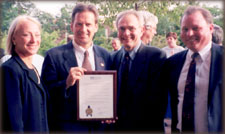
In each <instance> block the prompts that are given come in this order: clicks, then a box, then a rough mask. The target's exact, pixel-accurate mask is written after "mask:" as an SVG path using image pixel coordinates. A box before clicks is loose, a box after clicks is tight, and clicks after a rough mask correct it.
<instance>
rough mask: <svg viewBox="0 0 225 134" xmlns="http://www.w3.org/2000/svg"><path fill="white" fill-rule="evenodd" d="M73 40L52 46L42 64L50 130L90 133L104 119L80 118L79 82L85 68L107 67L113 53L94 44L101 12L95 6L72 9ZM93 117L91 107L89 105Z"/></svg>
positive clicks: (88, 111) (104, 68)
mask: <svg viewBox="0 0 225 134" xmlns="http://www.w3.org/2000/svg"><path fill="white" fill-rule="evenodd" d="M71 30H72V32H73V36H74V38H73V40H72V41H71V42H69V43H68V44H65V45H62V46H59V47H55V48H52V49H50V50H49V51H48V52H47V53H46V57H45V60H44V63H43V69H42V79H43V80H44V82H45V84H46V86H47V89H48V91H49V94H50V98H51V102H52V103H51V104H52V109H51V111H50V115H49V116H50V123H49V125H50V131H64V132H88V131H92V130H98V128H99V126H100V125H101V122H100V121H99V122H94V121H78V120H77V81H78V80H80V78H81V76H83V75H84V72H85V71H95V70H107V69H109V66H110V64H109V63H110V53H109V52H108V51H106V50H105V49H104V48H101V47H99V46H96V45H94V44H93V41H92V40H93V37H94V34H95V33H96V32H97V30H98V11H97V9H96V7H95V6H93V5H85V4H77V5H76V6H75V8H74V9H73V12H72V22H71ZM87 116H88V117H91V116H92V106H89V107H87Z"/></svg>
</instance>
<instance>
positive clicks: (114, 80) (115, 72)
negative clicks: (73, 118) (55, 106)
mask: <svg viewBox="0 0 225 134" xmlns="http://www.w3.org/2000/svg"><path fill="white" fill-rule="evenodd" d="M84 74H85V75H98V74H105V75H113V118H80V117H79V115H80V107H79V98H80V97H79V89H80V88H79V80H78V81H77V120H81V121H94V120H96V121H102V120H116V117H117V112H116V111H117V109H116V106H117V71H112V70H110V71H106V70H105V71H86V72H84Z"/></svg>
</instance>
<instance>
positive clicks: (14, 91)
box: [1, 55, 48, 132]
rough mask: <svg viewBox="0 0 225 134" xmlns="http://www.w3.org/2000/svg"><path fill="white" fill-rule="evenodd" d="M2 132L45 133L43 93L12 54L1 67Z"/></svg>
mask: <svg viewBox="0 0 225 134" xmlns="http://www.w3.org/2000/svg"><path fill="white" fill-rule="evenodd" d="M1 68H2V71H3V72H2V73H3V90H2V91H3V108H2V110H3V116H2V119H3V131H16V132H23V131H29V132H45V131H48V123H47V93H46V91H45V89H44V88H43V86H41V85H39V84H38V83H37V82H36V81H35V78H34V77H32V75H31V71H30V70H29V69H28V68H27V66H26V65H25V64H24V62H23V61H22V60H21V59H20V57H19V56H17V55H13V56H12V57H11V58H10V59H9V60H8V61H6V62H5V63H3V64H2V67H1Z"/></svg>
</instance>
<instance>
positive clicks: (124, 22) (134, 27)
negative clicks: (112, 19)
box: [118, 14, 143, 51]
mask: <svg viewBox="0 0 225 134" xmlns="http://www.w3.org/2000/svg"><path fill="white" fill-rule="evenodd" d="M142 33H143V27H142V26H140V24H139V21H138V19H137V18H136V16H134V15H133V14H128V15H125V16H123V17H122V18H121V19H120V20H119V23H118V38H119V39H120V42H121V43H122V44H123V45H124V47H125V49H126V50H127V51H131V50H133V48H134V47H135V46H136V45H137V44H138V43H139V41H140V40H141V36H142Z"/></svg>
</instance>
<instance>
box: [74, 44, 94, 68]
mask: <svg viewBox="0 0 225 134" xmlns="http://www.w3.org/2000/svg"><path fill="white" fill-rule="evenodd" d="M73 46H74V52H75V56H76V59H77V64H78V67H82V64H83V60H84V52H85V51H86V50H85V49H84V48H83V47H81V46H79V45H77V44H76V43H75V41H74V40H73ZM87 51H88V53H89V57H88V59H89V61H90V63H91V68H92V70H95V57H94V49H93V44H92V45H91V46H90V47H89V48H88V49H87Z"/></svg>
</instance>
